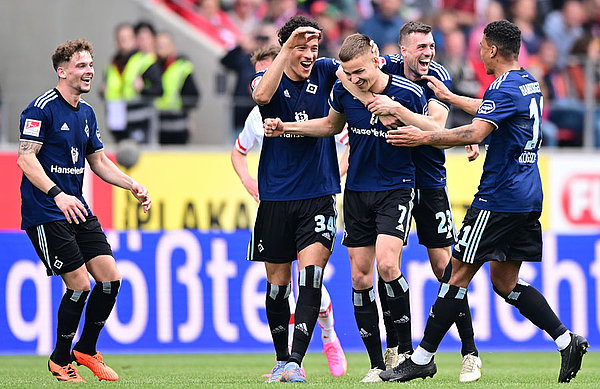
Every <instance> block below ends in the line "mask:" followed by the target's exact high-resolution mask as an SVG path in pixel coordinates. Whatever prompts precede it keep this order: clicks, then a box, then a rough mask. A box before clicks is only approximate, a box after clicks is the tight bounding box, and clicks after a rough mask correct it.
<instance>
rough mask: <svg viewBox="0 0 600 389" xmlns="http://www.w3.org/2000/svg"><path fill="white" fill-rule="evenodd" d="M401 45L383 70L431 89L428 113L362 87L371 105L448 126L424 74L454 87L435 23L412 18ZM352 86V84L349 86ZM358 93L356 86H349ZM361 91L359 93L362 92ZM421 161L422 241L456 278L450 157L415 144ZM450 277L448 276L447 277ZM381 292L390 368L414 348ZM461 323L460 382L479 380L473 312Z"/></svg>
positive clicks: (399, 118) (417, 213) (395, 123)
mask: <svg viewBox="0 0 600 389" xmlns="http://www.w3.org/2000/svg"><path fill="white" fill-rule="evenodd" d="M398 43H399V45H400V51H401V53H402V56H401V57H400V56H398V55H393V56H389V55H384V56H382V57H381V58H380V61H381V65H380V66H381V69H382V70H383V71H384V72H386V73H391V74H399V75H401V76H404V77H406V78H408V79H409V80H411V81H413V82H415V83H416V84H417V85H419V86H421V87H422V88H423V90H424V91H425V96H426V98H427V108H428V111H429V115H428V116H424V115H422V114H420V113H417V112H413V111H411V110H410V109H408V108H406V107H404V106H402V105H401V104H399V103H398V102H397V101H393V100H391V99H390V98H389V97H388V96H386V95H373V94H370V95H366V94H365V95H362V96H361V94H360V91H356V92H355V93H356V95H357V97H358V98H360V99H361V101H363V102H364V103H365V104H366V105H367V108H368V109H369V110H370V111H371V112H372V113H374V114H376V115H380V119H381V120H382V121H384V122H385V123H386V124H388V126H390V128H396V127H399V126H403V125H405V124H406V125H414V126H417V127H420V128H422V129H424V130H430V131H432V130H439V129H443V128H444V127H445V125H446V119H447V118H448V112H449V109H450V108H449V107H448V105H447V104H446V103H445V102H443V101H441V100H440V99H438V98H437V97H436V96H435V94H434V93H433V91H432V90H431V89H430V88H429V87H428V86H427V79H424V78H421V77H422V76H430V77H434V78H436V79H437V80H439V81H440V82H441V83H443V84H444V85H445V86H447V87H448V88H449V87H450V86H451V84H452V79H451V77H450V74H449V73H448V71H447V70H446V69H445V68H444V67H443V66H442V65H440V64H438V63H437V62H435V61H433V58H434V56H435V42H434V40H433V34H432V28H431V26H429V25H427V24H424V23H421V22H417V21H411V22H408V23H406V24H404V25H403V26H402V28H401V29H400V36H399V42H398ZM349 88H351V86H350V87H349ZM349 90H350V91H351V92H354V89H349ZM357 92H358V93H357ZM466 148H467V152H468V159H469V160H474V159H475V158H477V156H478V155H479V146H478V145H476V144H475V145H468V146H466ZM412 158H413V162H414V164H415V169H416V170H415V179H416V182H415V190H416V199H415V205H414V208H413V213H412V215H413V217H414V219H415V224H416V226H417V235H418V237H419V243H420V244H422V245H423V246H425V247H426V248H427V254H428V256H429V261H430V263H431V268H432V269H433V273H434V274H435V276H436V278H437V279H438V281H442V279H443V276H444V275H445V276H446V278H448V277H450V268H449V267H448V269H447V272H446V273H444V270H445V269H446V267H447V266H448V264H449V263H450V257H451V255H452V252H451V246H452V245H453V244H455V243H456V230H455V227H454V218H453V217H452V207H451V206H450V200H449V198H448V190H447V188H446V168H445V167H444V163H445V161H446V158H445V155H444V151H443V150H442V149H439V148H436V147H432V146H427V145H425V146H419V147H415V148H414V149H413V152H412ZM446 281H447V279H446ZM378 291H379V296H380V300H381V306H382V309H383V318H384V323H385V328H386V344H387V348H386V350H385V353H384V359H385V362H386V368H388V369H390V368H392V367H394V366H396V365H397V364H398V363H401V362H402V361H404V359H405V358H406V357H408V355H410V352H411V351H412V347H410V348H408V347H407V345H402V344H401V345H399V344H398V338H397V335H396V334H395V331H394V326H393V323H392V320H391V317H390V314H389V310H388V307H387V303H386V301H385V298H381V296H383V295H384V294H385V289H384V283H383V282H381V279H380V282H379V283H378ZM456 327H457V329H458V333H459V335H460V338H461V341H462V349H461V354H462V356H463V360H462V368H461V371H460V374H459V381H460V382H472V381H477V380H478V379H479V378H480V377H481V359H479V353H478V351H477V348H476V347H475V340H474V334H473V324H472V322H471V312H470V311H467V312H465V315H464V316H461V317H460V318H459V319H458V320H457V322H456Z"/></svg>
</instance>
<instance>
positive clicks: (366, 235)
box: [265, 34, 427, 382]
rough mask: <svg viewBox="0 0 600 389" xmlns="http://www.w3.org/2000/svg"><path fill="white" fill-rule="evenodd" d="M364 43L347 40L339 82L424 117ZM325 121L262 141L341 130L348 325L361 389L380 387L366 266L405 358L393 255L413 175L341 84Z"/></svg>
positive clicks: (273, 132) (406, 310)
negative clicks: (345, 150) (354, 335)
mask: <svg viewBox="0 0 600 389" xmlns="http://www.w3.org/2000/svg"><path fill="white" fill-rule="evenodd" d="M370 42H371V40H370V39H369V37H367V36H365V35H362V34H353V35H350V36H349V37H347V38H346V39H345V40H344V43H343V44H342V47H341V49H340V53H339V57H340V60H341V62H342V68H343V73H344V75H343V77H346V78H347V79H349V80H350V81H351V82H352V83H353V84H354V85H355V86H356V87H357V88H359V89H361V90H363V91H371V92H377V93H383V94H386V95H388V96H390V98H392V99H394V100H396V101H399V102H401V104H403V105H404V106H406V107H410V108H411V109H414V110H415V111H417V112H419V113H421V114H423V113H426V110H427V107H426V105H427V101H426V100H425V95H424V93H423V89H422V88H421V87H419V86H418V85H416V84H414V83H413V82H411V81H409V80H407V79H406V78H404V77H400V76H396V75H391V76H390V75H388V74H385V73H383V72H382V71H381V70H380V69H379V67H378V59H377V57H376V56H375V55H374V54H373V53H372V51H371V45H370ZM329 104H330V106H331V109H330V110H329V115H328V116H327V117H325V118H321V119H314V120H309V121H305V122H287V123H282V121H281V120H280V119H266V120H265V135H267V136H282V135H284V136H285V135H288V134H289V135H295V136H297V135H307V136H315V137H319V136H330V135H333V134H335V133H339V132H340V131H341V130H342V129H343V127H344V124H345V123H346V122H347V123H348V136H349V142H350V156H349V162H348V173H347V180H346V189H345V191H344V222H345V231H344V240H343V242H342V243H343V244H344V245H346V246H347V247H348V254H349V256H350V264H351V270H352V288H353V302H354V312H355V318H356V322H357V325H358V330H359V333H360V336H361V338H362V339H363V342H364V343H365V346H366V348H367V352H368V354H369V359H370V361H371V369H370V370H369V372H368V373H367V375H366V376H365V377H364V379H363V382H376V381H381V379H380V378H379V373H380V372H382V371H383V370H384V369H385V363H384V360H383V355H382V352H381V338H380V335H379V327H378V322H379V315H378V312H377V305H376V303H375V294H374V291H373V264H374V261H375V258H377V268H378V272H379V274H380V275H381V277H382V278H383V280H384V281H385V288H386V298H387V303H388V306H389V307H390V312H391V315H392V319H393V321H394V324H395V326H396V331H397V332H398V334H399V335H400V347H401V348H402V351H403V352H411V351H412V343H411V331H410V305H409V300H408V282H407V281H406V279H405V278H404V277H403V276H402V274H401V272H400V263H399V259H400V255H401V252H402V246H403V242H404V240H405V239H406V236H407V233H408V228H409V226H408V223H409V221H410V217H411V216H410V215H411V210H412V204H413V203H412V201H413V197H414V180H415V177H414V174H415V167H414V164H413V162H412V158H411V150H410V149H408V148H396V147H393V146H391V145H389V144H387V143H386V141H385V134H386V131H387V129H386V127H385V126H384V125H383V124H382V123H381V122H380V121H379V120H378V118H377V116H376V115H373V114H371V113H370V112H369V111H368V110H367V109H366V108H365V106H364V105H363V104H362V103H361V102H360V101H359V100H357V99H356V98H354V96H353V95H352V94H350V92H348V91H347V90H346V89H345V88H344V87H343V86H342V84H341V83H340V82H337V83H336V84H335V86H334V87H333V91H332V92H331V97H330V99H329Z"/></svg>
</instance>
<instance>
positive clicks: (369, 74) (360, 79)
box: [342, 52, 378, 91]
mask: <svg viewBox="0 0 600 389" xmlns="http://www.w3.org/2000/svg"><path fill="white" fill-rule="evenodd" d="M342 69H343V71H344V74H345V75H346V77H347V78H348V80H349V81H350V82H351V83H353V84H354V85H356V86H357V87H358V88H359V89H360V90H362V91H367V90H369V89H371V87H372V86H373V85H374V84H375V82H376V81H377V75H378V74H377V69H378V66H377V61H376V59H375V58H374V57H373V54H371V53H370V52H368V53H365V54H362V55H358V56H356V57H354V58H352V59H351V60H350V61H346V62H342Z"/></svg>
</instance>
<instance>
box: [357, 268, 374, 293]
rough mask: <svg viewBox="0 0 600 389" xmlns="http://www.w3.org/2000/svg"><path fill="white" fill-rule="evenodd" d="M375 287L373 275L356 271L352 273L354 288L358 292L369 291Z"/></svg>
mask: <svg viewBox="0 0 600 389" xmlns="http://www.w3.org/2000/svg"><path fill="white" fill-rule="evenodd" d="M372 286H373V274H372V273H368V272H361V271H355V272H353V273H352V287H353V288H354V289H357V290H362V289H367V288H370V287H372Z"/></svg>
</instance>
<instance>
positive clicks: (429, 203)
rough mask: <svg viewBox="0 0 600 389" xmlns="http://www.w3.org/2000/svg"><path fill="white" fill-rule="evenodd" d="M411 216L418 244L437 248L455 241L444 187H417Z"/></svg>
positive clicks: (447, 245) (452, 219)
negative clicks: (415, 227)
mask: <svg viewBox="0 0 600 389" xmlns="http://www.w3.org/2000/svg"><path fill="white" fill-rule="evenodd" d="M412 216H413V218H414V219H415V224H416V226H417V236H418V237H419V244H422V245H423V246H425V247H427V248H439V247H450V246H452V245H453V244H454V243H456V228H455V227H454V218H453V217H452V207H451V206H450V200H449V198H448V190H447V189H446V188H439V189H417V190H416V196H415V206H414V208H413V212H412Z"/></svg>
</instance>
